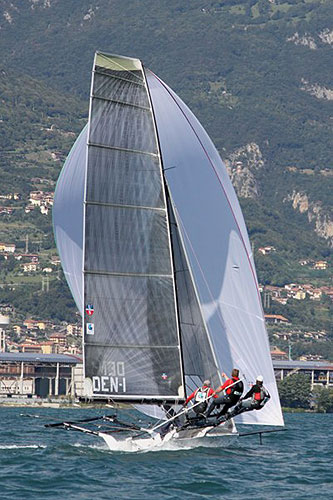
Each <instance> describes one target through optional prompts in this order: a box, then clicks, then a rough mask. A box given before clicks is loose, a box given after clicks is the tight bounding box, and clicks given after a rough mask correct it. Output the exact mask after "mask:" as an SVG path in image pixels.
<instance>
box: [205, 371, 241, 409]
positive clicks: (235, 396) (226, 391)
mask: <svg viewBox="0 0 333 500" xmlns="http://www.w3.org/2000/svg"><path fill="white" fill-rule="evenodd" d="M222 376H224V377H225V378H226V374H225V373H222ZM215 392H216V393H219V392H222V394H221V395H220V396H217V397H216V398H214V399H213V400H212V401H211V404H210V406H209V408H208V411H207V413H206V417H209V415H210V414H211V413H212V412H213V411H214V410H215V408H216V407H218V406H219V405H223V406H222V409H221V411H220V412H219V413H218V414H217V415H216V416H217V417H220V416H221V415H224V414H225V413H226V412H227V411H228V410H229V408H231V407H232V406H234V405H235V404H236V403H237V402H238V400H239V398H240V397H241V395H242V394H243V382H242V381H241V380H239V370H238V369H237V368H234V369H233V370H232V372H231V378H228V379H227V380H226V381H225V382H224V384H222V385H221V386H220V387H219V388H218V389H216V391H215Z"/></svg>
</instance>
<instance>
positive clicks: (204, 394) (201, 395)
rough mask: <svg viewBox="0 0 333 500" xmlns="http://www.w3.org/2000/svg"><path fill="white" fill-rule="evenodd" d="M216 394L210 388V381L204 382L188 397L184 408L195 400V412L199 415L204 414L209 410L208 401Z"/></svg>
mask: <svg viewBox="0 0 333 500" xmlns="http://www.w3.org/2000/svg"><path fill="white" fill-rule="evenodd" d="M214 394H215V391H214V390H213V389H212V388H211V386H210V380H204V383H203V384H202V386H201V387H198V389H196V390H195V391H193V392H192V394H190V395H189V396H188V397H187V399H186V401H185V403H184V406H186V405H187V404H188V403H189V402H190V401H192V399H194V406H193V411H195V413H197V414H199V413H203V412H204V411H205V410H206V408H207V399H208V398H210V397H211V396H214Z"/></svg>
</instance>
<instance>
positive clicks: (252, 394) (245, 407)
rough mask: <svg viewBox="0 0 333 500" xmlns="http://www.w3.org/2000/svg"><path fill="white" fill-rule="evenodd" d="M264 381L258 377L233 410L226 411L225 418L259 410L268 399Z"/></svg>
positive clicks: (260, 376)
mask: <svg viewBox="0 0 333 500" xmlns="http://www.w3.org/2000/svg"><path fill="white" fill-rule="evenodd" d="M263 383H264V379H263V377H262V375H258V377H257V378H256V383H255V384H254V385H253V386H252V387H251V389H250V390H249V391H248V392H247V393H246V394H245V396H244V397H243V398H241V400H240V401H239V402H238V403H237V405H236V406H235V408H233V409H232V410H231V411H228V413H227V415H226V418H227V419H229V418H232V417H235V416H236V415H239V414H240V413H244V412H245V411H252V410H261V408H263V407H264V406H265V404H266V403H267V401H268V400H269V399H270V397H271V396H270V394H269V392H268V390H267V389H266V388H265V387H264V385H263Z"/></svg>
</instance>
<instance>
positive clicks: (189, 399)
mask: <svg viewBox="0 0 333 500" xmlns="http://www.w3.org/2000/svg"><path fill="white" fill-rule="evenodd" d="M197 390H198V389H196V390H195V391H193V392H192V394H190V395H189V396H188V397H187V399H186V401H185V404H186V405H187V403H188V402H189V401H191V399H193V398H194V396H195V395H196V393H197Z"/></svg>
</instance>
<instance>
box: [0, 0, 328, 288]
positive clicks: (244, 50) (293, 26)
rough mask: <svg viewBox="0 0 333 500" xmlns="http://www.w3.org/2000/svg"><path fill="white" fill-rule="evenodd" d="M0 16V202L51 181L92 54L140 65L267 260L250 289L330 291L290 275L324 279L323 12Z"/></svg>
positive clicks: (116, 6) (209, 6) (10, 9)
mask: <svg viewBox="0 0 333 500" xmlns="http://www.w3.org/2000/svg"><path fill="white" fill-rule="evenodd" d="M0 14H1V15H0V19H1V20H0V28H1V29H0V33H1V39H0V48H1V54H2V62H1V66H2V73H1V75H0V85H1V87H0V92H1V101H0V113H1V116H0V119H1V120H2V122H1V130H0V142H1V147H2V150H3V153H2V154H1V163H0V167H1V173H2V184H1V188H0V190H1V192H2V193H6V192H8V191H10V190H13V189H14V188H15V186H17V185H18V186H19V187H20V189H21V191H22V190H23V191H24V192H26V193H27V192H28V191H29V190H30V189H31V188H34V184H33V183H32V182H31V178H33V177H36V176H37V173H36V172H37V171H38V172H39V173H38V177H49V178H50V179H52V180H55V179H56V177H57V175H58V173H59V169H60V162H59V161H58V162H55V161H52V159H51V158H50V156H49V155H50V154H51V153H52V152H56V153H58V158H60V159H61V158H63V157H64V156H65V154H66V153H67V152H68V150H69V148H70V144H71V143H72V142H73V140H74V136H72V135H71V134H70V132H74V134H77V133H78V131H79V130H80V128H81V127H82V125H83V123H84V121H85V117H86V114H87V105H88V96H89V85H90V70H91V67H92V61H93V55H94V52H95V50H104V51H107V52H110V53H119V54H123V55H129V56H133V57H139V58H141V59H142V60H143V61H144V63H145V65H146V66H148V67H149V68H150V69H152V70H153V71H155V72H156V73H157V74H158V75H159V76H160V77H161V78H162V79H164V80H165V81H166V82H167V83H168V84H169V85H170V86H171V87H172V88H173V89H174V90H175V91H176V92H177V93H178V94H179V95H180V97H182V98H183V100H184V101H185V102H186V103H187V104H188V105H189V106H190V108H191V109H192V110H193V111H194V113H195V114H196V115H197V116H198V118H199V119H200V121H201V122H202V124H203V125H204V126H205V128H206V129H207V131H208V133H209V134H210V135H211V137H212V139H213V140H214V142H215V144H216V146H217V147H218V149H219V151H220V154H221V156H222V158H223V159H224V160H226V161H227V165H228V168H229V172H230V175H231V177H232V179H233V182H234V185H235V187H236V189H237V191H238V193H239V195H240V197H241V204H242V206H243V209H244V213H245V218H246V221H247V224H248V228H249V233H250V237H251V239H252V241H253V243H254V249H255V255H256V256H257V255H258V254H257V249H258V247H261V246H265V245H272V246H274V247H275V248H276V253H275V254H274V255H272V256H267V257H265V258H261V257H260V258H258V259H257V266H258V271H259V279H260V280H261V281H262V282H264V283H268V284H269V283H270V284H284V283H288V282H291V281H300V280H303V281H304V280H314V282H315V283H316V284H318V285H320V284H329V283H330V279H331V278H330V276H332V271H331V269H332V267H329V269H328V270H327V271H325V273H324V274H323V272H322V273H321V274H320V273H319V274H318V273H315V274H313V273H312V274H311V272H310V271H309V270H304V268H302V267H301V266H300V265H299V264H298V261H299V260H301V259H307V258H310V259H314V260H316V259H326V260H328V261H329V264H330V266H332V262H331V260H330V258H331V257H330V251H331V250H330V249H331V248H332V246H333V215H332V203H331V202H332V191H333V189H332V184H333V182H332V179H333V176H332V173H333V169H332V146H333V139H332V126H333V79H332V66H333V64H332V54H333V52H332V49H333V27H332V19H333V2H332V1H331V0H304V1H303V0H285V1H283V0H242V1H240V0H238V1H237V0H224V1H213V0H207V1H204V0H190V1H188V2H184V1H180V0H169V1H168V2H164V1H163V2H156V0H130V1H129V0H89V1H88V0H80V1H77V0H66V1H63V0H31V1H28V0H26V1H25V2H22V1H21V0H10V1H9V0H8V1H7V0H2V1H0ZM52 126H53V129H52V131H48V130H46V129H49V128H51V127H52ZM17 183H18V184H17ZM15 189H16V188H15ZM20 189H19V188H18V187H17V190H20ZM44 220H45V219H44ZM47 220H48V223H50V218H48V219H47ZM13 221H15V217H13V216H12V219H9V218H8V220H6V223H7V226H6V227H8V224H11V223H14V222H13ZM28 222H29V224H30V228H31V231H33V226H34V218H33V217H32V216H31V217H30V219H29V221H28ZM16 223H17V221H16ZM35 223H36V225H37V226H38V223H37V221H36V222H35ZM0 231H1V232H0V239H3V238H4V234H5V235H6V237H7V234H8V233H4V232H3V231H4V226H3V224H0ZM22 233H24V227H23V228H22ZM14 234H16V233H15V231H14Z"/></svg>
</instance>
